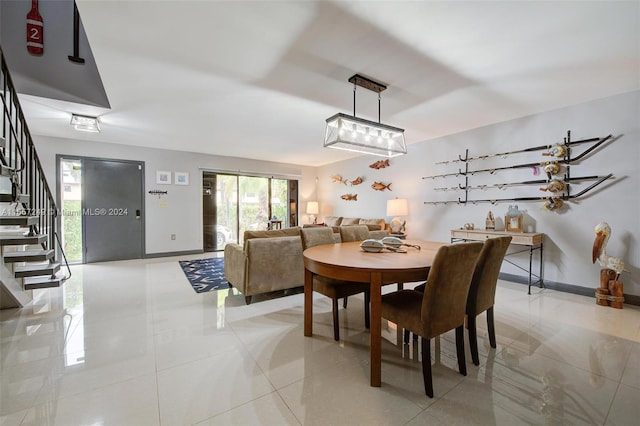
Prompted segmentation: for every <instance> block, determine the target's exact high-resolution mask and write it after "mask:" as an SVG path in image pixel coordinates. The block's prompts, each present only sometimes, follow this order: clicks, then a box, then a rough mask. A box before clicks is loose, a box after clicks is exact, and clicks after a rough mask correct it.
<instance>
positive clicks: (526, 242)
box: [451, 229, 544, 294]
mask: <svg viewBox="0 0 640 426" xmlns="http://www.w3.org/2000/svg"><path fill="white" fill-rule="evenodd" d="M506 235H509V236H510V237H511V238H512V239H511V244H512V245H516V246H525V247H526V248H525V249H521V250H516V251H512V252H508V253H507V254H506V255H505V259H504V260H505V261H506V262H508V263H510V264H512V265H513V266H515V267H517V268H519V269H521V270H523V271H525V272H528V273H529V287H528V294H531V284H538V287H540V288H543V287H544V280H543V278H542V259H543V257H542V249H543V245H544V234H539V233H536V232H506V231H490V230H485V229H482V230H480V229H452V230H451V242H452V243H454V242H456V241H484V240H486V239H487V238H496V237H502V236H506ZM536 250H537V251H538V252H539V253H540V260H539V267H540V269H539V273H538V274H537V275H536V274H534V273H533V252H534V251H536ZM526 251H528V252H529V269H528V270H527V269H525V268H523V267H522V266H520V265H518V264H516V263H514V262H512V261H511V260H510V259H507V258H506V257H507V256H512V255H515V254H518V253H523V252H526ZM533 277H535V278H536V279H537V280H536V281H535V282H533V280H532V278H533Z"/></svg>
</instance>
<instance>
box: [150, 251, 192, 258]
mask: <svg viewBox="0 0 640 426" xmlns="http://www.w3.org/2000/svg"><path fill="white" fill-rule="evenodd" d="M202 253H204V250H186V251H168V252H164V253H147V254H145V256H144V257H145V259H151V258H155V257H173V256H186V255H189V254H202Z"/></svg>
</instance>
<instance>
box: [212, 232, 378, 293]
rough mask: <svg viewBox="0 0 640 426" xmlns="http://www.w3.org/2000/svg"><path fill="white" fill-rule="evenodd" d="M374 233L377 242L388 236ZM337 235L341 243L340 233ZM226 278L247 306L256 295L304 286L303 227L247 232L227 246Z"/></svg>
mask: <svg viewBox="0 0 640 426" xmlns="http://www.w3.org/2000/svg"><path fill="white" fill-rule="evenodd" d="M338 231H339V230H338ZM370 233H371V238H377V239H380V238H382V237H384V236H386V235H388V232H387V231H383V230H372V231H370ZM333 235H334V239H335V241H336V242H340V233H339V232H337V233H334V234H333ZM224 275H225V278H226V279H227V281H229V284H231V285H232V286H233V287H235V288H236V289H238V290H239V291H240V292H241V293H242V294H243V295H244V297H245V301H246V303H247V305H248V304H250V303H251V297H252V296H253V295H256V294H262V293H268V292H271V291H276V290H286V289H290V288H294V287H301V286H303V285H304V263H303V260H302V241H301V240H300V228H299V227H295V228H286V229H281V230H280V229H278V230H272V231H246V232H245V233H244V241H243V244H235V243H228V244H227V245H226V246H225V248H224Z"/></svg>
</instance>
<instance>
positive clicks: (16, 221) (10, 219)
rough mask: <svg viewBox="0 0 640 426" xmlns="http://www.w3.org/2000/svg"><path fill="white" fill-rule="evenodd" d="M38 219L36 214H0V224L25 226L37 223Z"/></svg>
mask: <svg viewBox="0 0 640 426" xmlns="http://www.w3.org/2000/svg"><path fill="white" fill-rule="evenodd" d="M39 220H40V218H39V217H38V216H0V225H7V226H8V225H18V226H22V227H25V228H26V227H28V226H31V225H37V224H38V222H39Z"/></svg>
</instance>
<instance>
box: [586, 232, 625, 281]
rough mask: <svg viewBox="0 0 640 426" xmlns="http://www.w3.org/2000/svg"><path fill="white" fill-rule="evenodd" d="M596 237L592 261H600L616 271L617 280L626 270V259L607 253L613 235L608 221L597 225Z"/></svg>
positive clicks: (606, 267)
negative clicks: (608, 243)
mask: <svg viewBox="0 0 640 426" xmlns="http://www.w3.org/2000/svg"><path fill="white" fill-rule="evenodd" d="M594 230H595V232H596V239H595V241H594V242H593V253H592V262H593V263H596V260H597V261H598V263H599V264H600V265H601V266H602V267H603V268H605V269H611V270H613V271H615V273H616V278H615V279H616V280H617V279H618V277H619V276H620V274H621V273H622V271H624V261H623V260H622V259H619V258H617V257H613V256H609V255H608V254H607V250H606V248H607V242H608V241H609V237H610V236H611V227H610V226H609V224H608V223H607V222H600V223H599V224H598V225H597V226H596V227H595V229H594Z"/></svg>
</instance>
